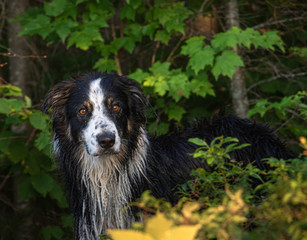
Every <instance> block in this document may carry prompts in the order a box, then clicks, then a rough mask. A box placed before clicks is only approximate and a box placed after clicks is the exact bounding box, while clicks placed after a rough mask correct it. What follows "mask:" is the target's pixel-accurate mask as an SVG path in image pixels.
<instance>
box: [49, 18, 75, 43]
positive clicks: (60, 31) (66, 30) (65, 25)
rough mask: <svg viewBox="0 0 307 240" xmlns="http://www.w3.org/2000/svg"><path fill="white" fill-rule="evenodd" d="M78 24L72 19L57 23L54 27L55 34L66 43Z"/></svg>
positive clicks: (54, 23)
mask: <svg viewBox="0 0 307 240" xmlns="http://www.w3.org/2000/svg"><path fill="white" fill-rule="evenodd" d="M77 25H78V24H77V23H76V22H74V21H72V20H71V19H65V21H55V22H53V26H54V29H55V32H56V33H57V35H58V36H59V37H60V39H61V41H62V42H63V43H64V42H65V39H66V38H67V36H68V35H69V34H70V33H71V31H72V29H73V28H74V27H76V26H77Z"/></svg>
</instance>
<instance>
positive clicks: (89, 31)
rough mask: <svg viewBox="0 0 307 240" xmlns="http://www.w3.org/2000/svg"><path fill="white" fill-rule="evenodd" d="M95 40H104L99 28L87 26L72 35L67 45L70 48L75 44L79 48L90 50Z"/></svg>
mask: <svg viewBox="0 0 307 240" xmlns="http://www.w3.org/2000/svg"><path fill="white" fill-rule="evenodd" d="M94 41H100V42H102V41H103V39H102V37H101V34H100V32H99V28H95V27H86V28H84V29H83V30H82V31H76V32H73V33H72V34H71V35H70V37H69V39H68V44H67V47H68V48H70V47H71V46H72V45H74V44H75V45H76V47H77V48H80V49H82V50H88V49H89V47H91V46H92V45H93V43H94Z"/></svg>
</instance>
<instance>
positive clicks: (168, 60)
mask: <svg viewBox="0 0 307 240" xmlns="http://www.w3.org/2000/svg"><path fill="white" fill-rule="evenodd" d="M184 39H186V36H185V35H182V37H181V38H180V39H179V41H178V42H177V44H176V46H175V47H174V48H173V49H172V51H171V53H170V54H169V55H168V57H167V59H166V62H170V61H171V58H172V56H173V55H174V53H175V52H176V50H177V49H178V48H179V46H180V44H181V43H182V41H183V40H184Z"/></svg>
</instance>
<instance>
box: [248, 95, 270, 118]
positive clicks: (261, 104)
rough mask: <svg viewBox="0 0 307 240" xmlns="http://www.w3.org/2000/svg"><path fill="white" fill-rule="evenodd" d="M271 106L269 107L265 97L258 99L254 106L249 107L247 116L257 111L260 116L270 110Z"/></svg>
mask: <svg viewBox="0 0 307 240" xmlns="http://www.w3.org/2000/svg"><path fill="white" fill-rule="evenodd" d="M271 108H272V107H271V105H269V103H268V100H267V99H262V100H260V101H258V102H257V103H256V106H255V107H254V108H252V109H250V110H249V111H248V114H247V116H248V118H250V117H251V116H253V115H255V114H257V113H259V114H260V116H261V117H263V116H264V114H265V113H266V112H267V111H268V110H270V109H271Z"/></svg>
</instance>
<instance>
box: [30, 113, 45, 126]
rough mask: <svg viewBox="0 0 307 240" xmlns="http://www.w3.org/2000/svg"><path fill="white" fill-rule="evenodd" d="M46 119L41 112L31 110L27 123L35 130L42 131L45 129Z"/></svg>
mask: <svg viewBox="0 0 307 240" xmlns="http://www.w3.org/2000/svg"><path fill="white" fill-rule="evenodd" d="M47 118H48V117H47V116H46V115H45V114H43V113H42V112H41V111H37V110H33V111H32V114H31V115H30V116H29V122H30V124H31V125H32V126H33V127H35V128H36V129H39V130H44V129H46V128H47V121H46V120H47Z"/></svg>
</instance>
